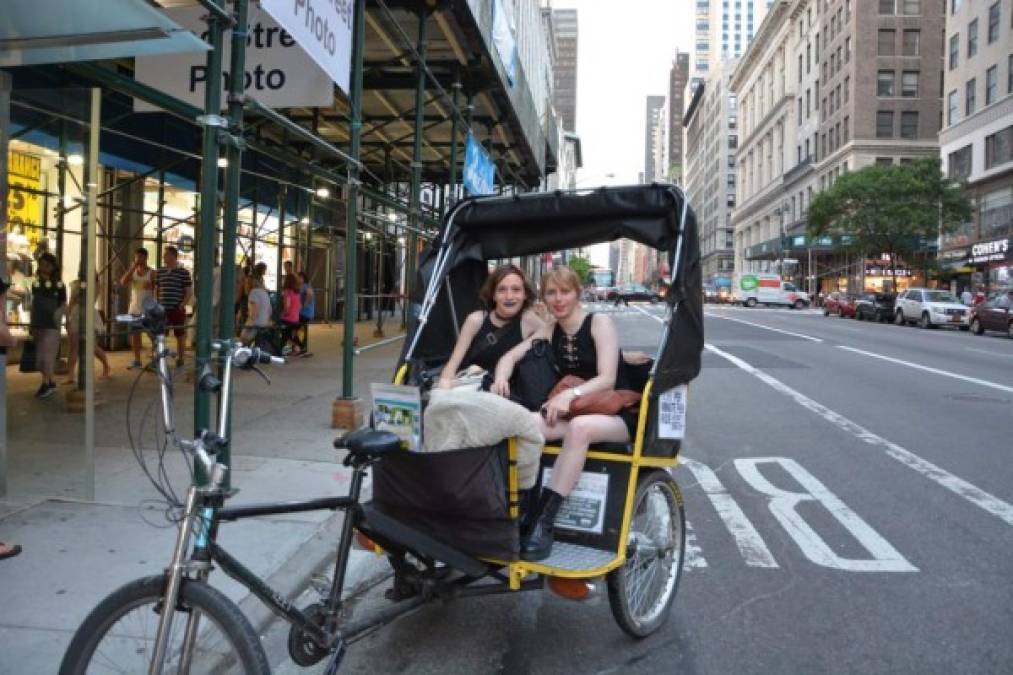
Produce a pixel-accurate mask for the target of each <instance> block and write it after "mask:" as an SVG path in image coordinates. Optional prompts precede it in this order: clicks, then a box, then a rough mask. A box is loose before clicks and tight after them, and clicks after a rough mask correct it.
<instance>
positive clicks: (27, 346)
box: [18, 338, 39, 373]
mask: <svg viewBox="0 0 1013 675" xmlns="http://www.w3.org/2000/svg"><path fill="white" fill-rule="evenodd" d="M18 370H20V371H21V372H22V373H35V372H38V370H39V369H38V366H37V365H36V363H35V338H29V339H27V340H25V342H24V344H23V345H21V361H20V362H19V363H18Z"/></svg>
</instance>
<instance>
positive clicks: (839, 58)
mask: <svg viewBox="0 0 1013 675" xmlns="http://www.w3.org/2000/svg"><path fill="white" fill-rule="evenodd" d="M842 65H843V60H842V59H841V48H840V47H838V48H837V69H836V70H835V71H834V72H835V73H839V72H841V66H842Z"/></svg>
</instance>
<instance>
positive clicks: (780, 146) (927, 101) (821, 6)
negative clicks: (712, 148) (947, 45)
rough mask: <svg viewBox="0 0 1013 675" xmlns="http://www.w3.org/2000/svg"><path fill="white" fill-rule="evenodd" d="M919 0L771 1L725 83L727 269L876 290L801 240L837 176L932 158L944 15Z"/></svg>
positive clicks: (827, 252) (857, 270)
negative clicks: (731, 229)
mask: <svg viewBox="0 0 1013 675" xmlns="http://www.w3.org/2000/svg"><path fill="white" fill-rule="evenodd" d="M941 10H942V8H941V6H940V4H939V3H935V2H928V1H927V0H833V1H832V2H825V3H819V2H816V1H815V0H775V2H774V3H773V4H772V5H771V7H770V9H769V14H768V17H767V19H766V20H765V21H764V22H763V24H762V25H761V26H760V28H759V31H758V33H757V35H756V38H755V40H754V43H753V44H752V45H751V46H750V48H749V51H748V52H747V53H746V55H745V56H744V57H743V59H742V61H741V62H740V64H739V67H738V68H737V69H736V72H735V75H734V76H733V84H732V86H733V88H734V89H735V91H736V92H737V93H738V94H739V102H740V119H741V123H742V134H741V139H740V140H741V142H740V147H739V151H738V152H739V154H738V165H739V178H740V180H739V190H738V206H737V208H736V213H735V214H734V215H733V222H734V224H735V251H736V266H737V269H741V270H744V271H771V272H780V273H781V274H782V275H784V276H785V277H789V278H793V279H794V280H795V281H796V282H798V283H799V284H800V285H802V286H804V287H807V288H808V289H809V290H812V291H816V290H824V291H826V290H832V289H835V288H848V289H849V290H851V291H852V292H858V291H861V290H864V289H865V288H877V289H880V288H882V287H883V283H884V282H885V279H884V278H882V277H876V278H873V275H872V274H867V271H868V270H869V269H870V266H869V265H866V263H865V261H864V260H861V259H857V260H848V259H842V258H841V256H839V255H838V254H836V253H835V252H834V251H833V250H832V248H831V246H830V244H831V242H826V241H821V242H810V241H808V240H807V239H806V237H805V228H806V213H807V211H808V205H809V203H810V201H811V199H812V195H813V194H814V193H815V192H816V191H819V190H823V189H825V188H827V187H830V186H831V185H833V183H834V181H836V180H837V178H839V177H840V175H841V174H842V173H846V172H848V171H852V170H856V169H860V168H862V167H865V166H868V165H871V164H873V163H895V162H904V161H910V160H911V159H913V158H915V157H924V156H932V155H935V154H936V153H937V152H938V136H937V132H938V126H939V120H940V115H941V100H940V98H939V96H938V92H939V91H940V88H941V86H942V81H941V73H940V71H939V70H938V69H937V68H935V67H927V66H923V64H933V63H939V62H941V58H942V41H943V16H942V11H941Z"/></svg>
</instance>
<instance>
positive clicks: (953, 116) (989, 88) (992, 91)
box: [946, 54, 1013, 126]
mask: <svg viewBox="0 0 1013 675" xmlns="http://www.w3.org/2000/svg"><path fill="white" fill-rule="evenodd" d="M1006 93H1007V94H1013V54H1010V55H1009V57H1008V63H1007V76H1006ZM959 94H960V92H959V91H958V90H956V89H954V90H953V91H951V92H950V93H949V94H948V95H947V96H946V124H947V126H950V125H953V124H956V123H957V122H959V121H960V100H959ZM977 100H978V78H976V77H972V78H971V79H970V80H968V81H967V82H965V83H964V116H965V117H968V116H970V115H973V114H974V112H975V111H976V110H977ZM998 100H999V67H998V66H997V65H993V66H991V67H990V68H989V69H988V70H986V71H985V105H992V104H993V103H995V102H996V101H998Z"/></svg>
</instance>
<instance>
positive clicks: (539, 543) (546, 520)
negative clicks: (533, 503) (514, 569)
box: [521, 488, 563, 560]
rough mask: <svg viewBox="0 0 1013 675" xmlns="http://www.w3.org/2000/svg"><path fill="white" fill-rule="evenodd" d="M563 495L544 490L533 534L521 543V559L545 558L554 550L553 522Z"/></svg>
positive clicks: (532, 530) (547, 489)
mask: <svg viewBox="0 0 1013 675" xmlns="http://www.w3.org/2000/svg"><path fill="white" fill-rule="evenodd" d="M562 503H563V496H562V495H561V494H559V493H558V492H555V491H554V490H550V489H549V488H546V489H544V490H542V499H541V504H540V508H539V509H538V516H537V520H535V523H534V526H533V527H532V528H531V534H529V535H528V538H527V540H525V541H524V542H523V543H522V544H521V560H545V559H546V558H548V557H549V554H550V553H551V552H552V535H553V532H552V523H553V521H555V520H556V513H557V512H558V511H559V506H560V504H562Z"/></svg>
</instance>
